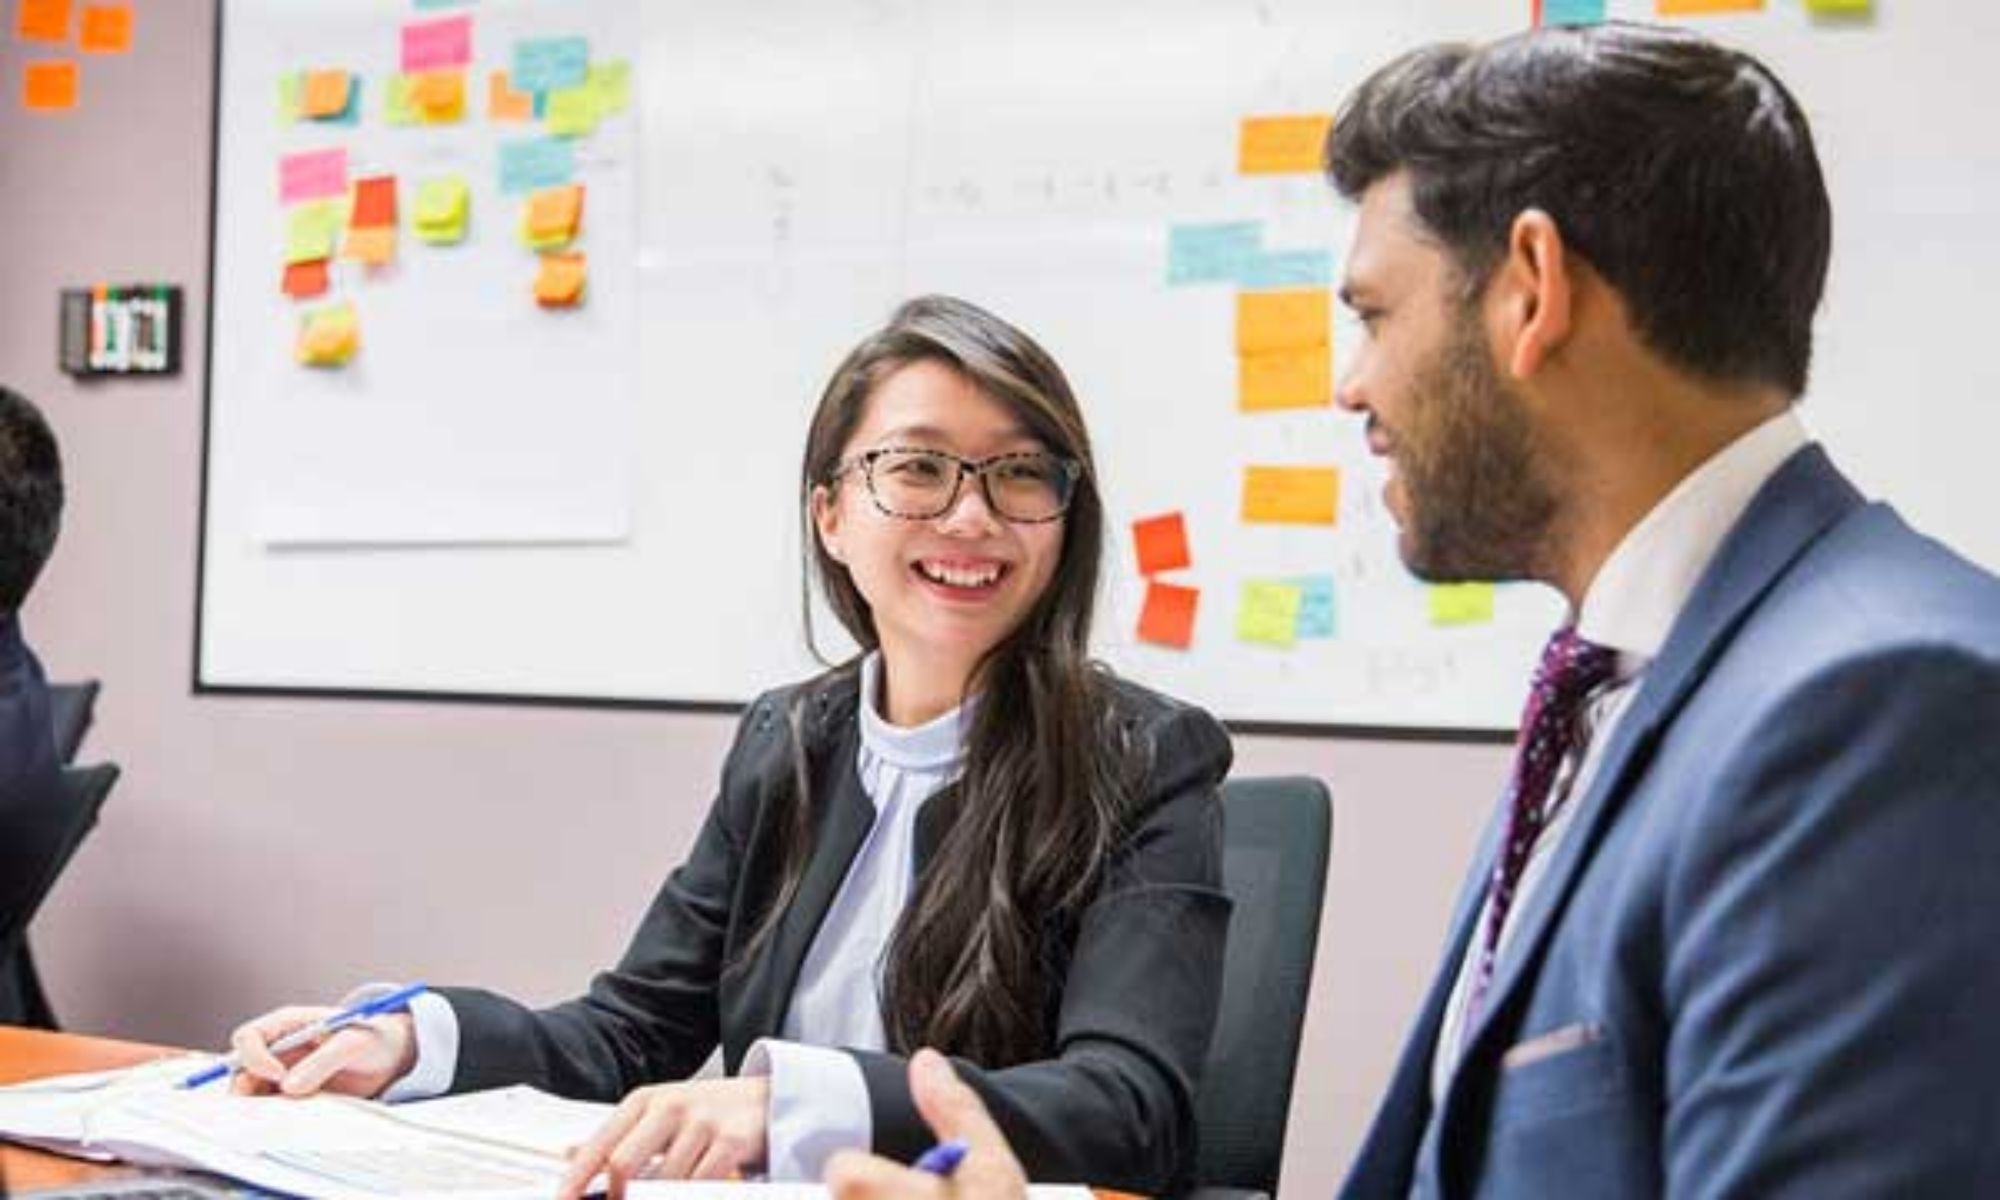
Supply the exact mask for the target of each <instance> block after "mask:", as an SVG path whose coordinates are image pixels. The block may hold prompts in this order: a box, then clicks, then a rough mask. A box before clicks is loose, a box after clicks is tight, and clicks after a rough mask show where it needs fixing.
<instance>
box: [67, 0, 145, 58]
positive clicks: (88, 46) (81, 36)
mask: <svg viewBox="0 0 2000 1200" xmlns="http://www.w3.org/2000/svg"><path fill="white" fill-rule="evenodd" d="M77 45H78V46H80V47H82V49H83V52H84V53H86V54H123V53H125V52H126V51H128V50H130V49H131V48H132V6H131V5H129V4H91V5H86V6H85V7H84V10H83V29H82V31H81V32H79V33H78V35H77Z"/></svg>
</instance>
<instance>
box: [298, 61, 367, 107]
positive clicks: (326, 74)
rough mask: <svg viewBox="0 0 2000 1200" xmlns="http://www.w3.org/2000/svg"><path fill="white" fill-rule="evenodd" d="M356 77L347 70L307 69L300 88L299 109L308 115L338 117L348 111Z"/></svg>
mask: <svg viewBox="0 0 2000 1200" xmlns="http://www.w3.org/2000/svg"><path fill="white" fill-rule="evenodd" d="M353 87H354V77H353V76H351V75H349V74H348V73H347V72H345V71H307V72H306V76H305V83H304V85H303V86H302V87H301V88H300V89H299V111H300V113H301V114H302V115H304V116H308V117H337V116H339V115H340V114H341V113H343V112H345V111H347V94H348V91H349V90H350V89H351V88H353Z"/></svg>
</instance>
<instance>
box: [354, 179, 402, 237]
mask: <svg viewBox="0 0 2000 1200" xmlns="http://www.w3.org/2000/svg"><path fill="white" fill-rule="evenodd" d="M347 223H348V224H349V225H351V226H353V227H354V228H356V229H374V228H380V227H382V226H385V225H386V226H388V227H389V228H391V229H393V228H395V226H396V177H395V176H394V175H371V176H369V177H368V178H366V179H357V180H355V181H354V208H353V213H352V215H350V216H349V217H348V218H347Z"/></svg>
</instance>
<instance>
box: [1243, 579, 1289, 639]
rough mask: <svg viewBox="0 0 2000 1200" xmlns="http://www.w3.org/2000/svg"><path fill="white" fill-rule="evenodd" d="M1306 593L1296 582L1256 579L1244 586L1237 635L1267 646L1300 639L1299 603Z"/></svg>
mask: <svg viewBox="0 0 2000 1200" xmlns="http://www.w3.org/2000/svg"><path fill="white" fill-rule="evenodd" d="M1304 602H1305V592H1304V590H1303V589H1301V588H1300V587H1299V586H1298V585H1296V584H1290V583H1280V582H1277V581H1276V580H1269V579H1253V580H1251V581H1249V582H1248V583H1246V584H1244V585H1243V596H1242V598H1241V600H1239V601H1238V603H1237V607H1236V636H1237V638H1238V640H1240V641H1245V642H1259V643H1262V644H1263V645H1266V646H1290V645H1292V644H1293V643H1294V642H1296V641H1298V640H1299V606H1300V605H1301V604H1303V603H1304Z"/></svg>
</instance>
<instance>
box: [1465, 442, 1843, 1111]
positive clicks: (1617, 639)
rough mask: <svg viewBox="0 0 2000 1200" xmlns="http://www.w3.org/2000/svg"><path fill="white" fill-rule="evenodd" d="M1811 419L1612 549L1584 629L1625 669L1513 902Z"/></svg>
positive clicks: (1754, 445)
mask: <svg viewBox="0 0 2000 1200" xmlns="http://www.w3.org/2000/svg"><path fill="white" fill-rule="evenodd" d="M1807 440H1808V439H1807V435H1806V430H1805V426H1804V425H1802V424H1800V422H1799V418H1798V415H1797V414H1796V413H1794V412H1793V411H1792V410H1790V409H1786V410H1785V411H1784V412H1782V413H1780V414H1778V415H1777V416H1775V417H1772V418H1771V419H1770V420H1768V421H1765V422H1764V423H1763V424H1761V425H1759V426H1757V427H1756V428H1755V429H1752V430H1751V431H1749V432H1748V433H1745V434H1744V435H1742V436H1741V437H1739V438H1737V439H1736V440H1735V441H1733V442H1731V443H1730V444H1729V445H1727V446H1725V447H1724V448H1723V449H1721V450H1720V451H1718V452H1716V453H1715V454H1714V455H1713V456H1711V457H1710V458H1709V459H1708V461H1707V462H1704V463H1703V464H1701V465H1700V466H1699V467H1696V468H1695V469H1694V470H1693V471H1691V472H1689V474H1688V476H1687V477H1686V478H1685V479H1682V480H1681V481H1680V483H1678V484H1676V485H1675V486H1674V489H1673V490H1672V491H1670V492H1668V493H1667V494H1666V496H1665V497H1664V498H1662V499H1661V500H1660V502H1659V503H1658V504H1655V505H1654V506H1653V507H1652V509H1651V511H1649V512H1647V514H1646V515H1645V516H1644V517H1643V518H1641V519H1640V521H1639V523H1638V524H1636V525H1634V526H1633V527H1632V529H1631V531H1630V532H1628V533H1627V534H1626V535H1625V537H1624V538H1623V539H1622V540H1621V541H1620V542H1619V543H1618V545H1617V547H1616V548H1615V549H1613V550H1612V552H1611V555H1610V557H1608V558H1606V559H1605V560H1604V565H1603V567H1601V568H1599V570H1598V572H1597V578H1596V579H1594V580H1592V581H1591V584H1590V589H1589V591H1587V592H1586V593H1585V594H1584V598H1583V608H1582V611H1581V612H1580V613H1579V614H1578V616H1577V621H1576V626H1577V632H1578V633H1579V634H1580V635H1581V636H1582V637H1583V638H1584V640H1586V641H1590V642H1595V643H1597V644H1598V645H1600V646H1606V647H1609V648H1610V649H1613V650H1616V651H1617V652H1618V674H1617V676H1616V678H1614V679H1613V680H1612V681H1611V682H1610V683H1608V684H1605V685H1604V686H1603V687H1602V688H1600V689H1599V690H1598V691H1597V693H1596V694H1595V695H1593V696H1592V697H1591V698H1590V700H1589V702H1588V703H1587V704H1586V705H1585V707H1584V711H1583V715H1582V717H1581V719H1580V721H1579V726H1580V728H1579V729H1578V731H1577V739H1576V741H1575V743H1574V744H1572V745H1571V747H1570V749H1569V753H1568V754H1566V755H1564V757H1563V761H1562V762H1561V763H1560V764H1558V766H1557V768H1556V777H1555V780H1554V782H1553V784H1552V785H1551V786H1550V789H1549V800H1548V803H1549V805H1550V806H1551V807H1552V810H1553V811H1552V813H1551V815H1550V817H1549V819H1548V821H1547V822H1546V823H1545V824H1544V825H1543V827H1542V831H1541V834H1540V835H1539V836H1538V837H1537V838H1536V840H1535V844H1534V846H1533V847H1532V848H1531V849H1530V850H1529V853H1528V863H1527V866H1526V867H1525V868H1524V869H1523V870H1522V872H1521V881H1520V883H1519V884H1518V885H1517V886H1516V888H1515V892H1514V904H1513V909H1512V911H1513V912H1514V913H1516V914H1518V913H1521V912H1524V911H1526V910H1527V908H1528V905H1529V901H1530V898H1531V897H1532V896H1533V895H1534V894H1535V890H1536V889H1537V888H1538V887H1539V886H1540V885H1541V882H1542V879H1543V877H1544V876H1545V875H1547V873H1548V868H1549V863H1550V862H1551V861H1552V860H1553V859H1554V858H1555V853H1556V850H1557V848H1558V847H1560V846H1561V845H1562V842H1563V838H1564V837H1565V836H1566V835H1567V834H1568V832H1569V827H1570V818H1571V817H1572V816H1573V815H1574V812H1575V806H1574V805H1572V804H1569V803H1567V800H1568V798H1569V797H1570V796H1572V795H1580V794H1583V793H1585V792H1587V791H1588V790H1589V788H1590V784H1591V781H1592V780H1593V779H1594V778H1595V777H1596V775H1597V771H1598V768H1599V767H1600V765H1601V761H1602V758H1603V753H1604V747H1605V746H1606V745H1607V744H1608V743H1609V742H1610V741H1611V734H1612V732H1613V730H1615V729H1616V728H1617V725H1618V721H1619V719H1620V718H1621V717H1623V716H1624V714H1625V710H1626V708H1627V707H1628V706H1629V705H1630V704H1631V702H1632V698H1633V697H1634V696H1635V695H1637V694H1638V691H1639V685H1640V684H1641V683H1642V682H1644V679H1645V673H1646V667H1647V665H1648V664H1650V663H1651V662H1652V661H1653V659H1655V658H1657V657H1658V656H1659V653H1660V648H1661V647H1662V646H1663V645H1665V644H1666V640H1667V635H1668V633H1669V632H1671V631H1672V629H1673V626H1674V621H1675V620H1676V619H1677V618H1679V616H1680V614H1681V609H1682V608H1684V607H1686V605H1687V601H1688V597H1689V595H1690V594H1692V593H1693V591H1694V587H1695V584H1696V583H1698V582H1699V581H1700V579H1701V576H1702V572H1703V571H1705V570H1707V568H1708V564H1709V561H1710V560H1711V559H1713V558H1714V557H1715V552H1716V551H1717V550H1718V549H1720V548H1721V546H1722V542H1723V539H1725V538H1726V537H1728V535H1729V531H1730V530H1731V529H1733V528H1735V527H1736V522H1737V521H1738V520H1740V519H1741V518H1742V516H1743V511H1744V509H1746V508H1748V507H1749V506H1750V501H1751V500H1752V499H1753V498H1754V497H1755V496H1756V494H1757V491H1758V489H1760V488H1762V487H1763V486H1764V484H1765V483H1766V482H1767V481H1768V480H1769V479H1770V478H1771V476H1772V475H1773V474H1775V473H1776V472H1777V470H1778V468H1779V467H1780V466H1783V465H1784V462H1785V460H1786V459H1788V458H1790V457H1791V456H1792V455H1793V454H1794V453H1796V452H1797V451H1798V450H1799V449H1800V448H1802V447H1803V446H1805V444H1806V442H1807ZM1490 905H1491V897H1490V896H1489V897H1488V900H1487V902H1486V903H1485V904H1482V905H1481V906H1480V910H1479V916H1478V919H1477V921H1476V922H1475V924H1474V925H1473V935H1472V939H1471V941H1470V942H1468V943H1467V946H1466V953H1465V956H1464V957H1463V958H1462V959H1460V960H1459V967H1458V975H1457V978H1456V980H1455V981H1454V982H1453V985H1452V990H1451V997H1450V999H1449V1000H1447V1001H1446V1003H1445V1011H1444V1020H1443V1023H1442V1024H1441V1025H1440V1026H1439V1027H1438V1040H1437V1045H1436V1046H1435V1047H1433V1048H1432V1052H1431V1101H1432V1103H1433V1105H1436V1104H1438V1103H1440V1102H1441V1101H1442V1100H1443V1098H1444V1093H1445V1088H1446V1086H1447V1085H1449V1084H1450V1082H1451V1075H1452V1072H1453V1071H1454V1070H1455V1069H1456V1068H1457V1066H1458V1056H1459V1051H1460V1050H1461V1048H1462V1047H1461V1043H1462V1042H1463V1040H1464V1036H1465V1032H1466V1030H1465V1021H1466V1017H1467V1013H1466V1004H1467V1002H1468V1001H1469V1000H1470V998H1471V984H1472V976H1473V972H1474V971H1475V970H1476V969H1477V963H1478V959H1479V953H1478V951H1479V944H1480V939H1481V937H1483V936H1484V935H1483V931H1484V929H1485V928H1486V919H1487V909H1488V908H1489V907H1490ZM1517 924H1518V921H1509V922H1508V923H1507V924H1505V925H1503V926H1501V929H1500V943H1499V946H1498V947H1497V951H1496V954H1495V969H1496V970H1498V966H1499V964H1500V963H1503V962H1505V961H1506V959H1507V952H1508V948H1509V946H1510V944H1511V942H1512V938H1513V934H1514V929H1515V927H1516V925H1517Z"/></svg>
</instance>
